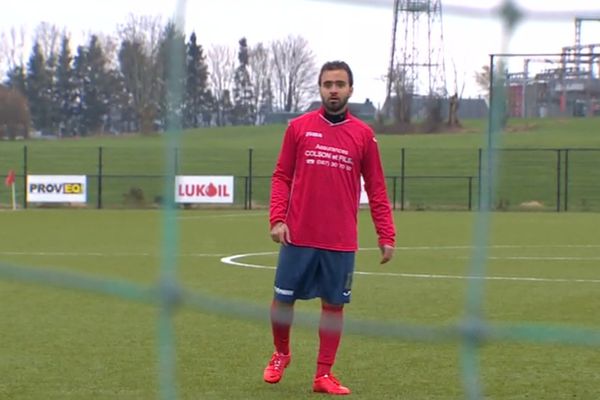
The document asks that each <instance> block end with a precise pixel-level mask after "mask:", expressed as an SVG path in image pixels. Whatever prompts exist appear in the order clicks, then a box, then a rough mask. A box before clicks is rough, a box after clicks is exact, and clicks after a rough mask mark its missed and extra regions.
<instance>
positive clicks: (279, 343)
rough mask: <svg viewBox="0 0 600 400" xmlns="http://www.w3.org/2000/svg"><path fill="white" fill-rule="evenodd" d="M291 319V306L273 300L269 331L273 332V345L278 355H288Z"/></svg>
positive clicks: (292, 317) (292, 310)
mask: <svg viewBox="0 0 600 400" xmlns="http://www.w3.org/2000/svg"><path fill="white" fill-rule="evenodd" d="M293 319H294V306H293V304H285V303H280V302H276V301H275V300H273V303H271V329H272V331H273V344H274V345H275V350H276V351H277V352H278V353H282V354H290V328H291V326H292V321H293Z"/></svg>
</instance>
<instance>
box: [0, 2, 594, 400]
mask: <svg viewBox="0 0 600 400" xmlns="http://www.w3.org/2000/svg"><path fill="white" fill-rule="evenodd" d="M339 3H340V6H343V5H342V4H341V3H343V2H342V1H340V2H339ZM184 9H185V1H183V0H179V1H178V2H177V8H176V14H175V15H176V17H175V21H176V23H177V26H179V27H180V28H181V29H182V27H183V20H184V18H183V15H184ZM464 11H465V12H466V13H467V14H468V12H469V10H467V9H465V10H464ZM496 12H497V16H498V18H502V20H503V22H504V37H503V41H504V43H505V44H506V43H508V41H509V39H510V36H511V33H512V32H513V30H514V28H515V27H516V25H517V23H518V21H519V19H520V18H521V17H522V14H521V13H520V12H519V10H518V9H517V8H515V7H514V5H513V3H512V2H510V1H506V2H505V3H504V4H503V5H502V6H501V7H499V8H498V9H497V11H496ZM474 14H475V15H477V13H474ZM173 46H174V47H175V46H176V45H175V44H174V45H173ZM504 50H505V52H507V51H508V49H507V48H505V49H504ZM172 51H173V54H182V52H181V51H180V49H179V51H178V49H175V48H173V49H172ZM171 60H172V65H171V68H170V71H169V82H170V85H169V87H170V97H169V100H170V104H171V110H173V112H172V113H171V116H170V118H169V124H168V130H167V132H166V134H165V161H166V176H167V177H170V178H167V179H173V178H172V177H173V176H175V174H176V171H174V165H175V162H174V160H173V159H172V158H173V154H174V153H175V152H174V151H173V149H175V148H177V147H178V137H179V134H180V123H179V120H178V118H177V113H176V111H177V109H178V107H177V105H178V104H180V103H181V96H182V88H181V87H180V85H179V84H180V83H181V79H179V78H180V77H181V76H182V74H183V68H184V66H183V60H181V59H178V58H177V57H171ZM503 62H504V57H503V56H492V57H491V64H490V68H491V71H495V70H497V69H499V66H501V65H502V63H503ZM492 82H493V84H494V88H493V90H492V92H493V96H492V99H491V107H490V116H489V126H488V132H487V137H488V141H487V147H486V150H490V149H493V148H498V147H500V143H499V139H500V135H499V133H500V131H501V126H502V119H503V115H504V109H503V105H504V103H505V99H506V94H505V93H504V91H503V88H504V85H503V84H502V82H501V81H500V79H498V80H494V79H492ZM484 154H485V155H484V158H485V162H484V165H485V167H484V171H483V184H482V187H483V191H482V197H481V202H482V205H483V206H482V211H480V212H478V213H477V214H476V217H475V222H474V223H475V227H474V235H473V240H474V242H473V249H474V250H473V252H472V254H471V257H470V272H469V277H470V279H469V280H468V286H467V296H466V299H467V301H466V303H465V318H464V319H463V320H462V322H460V323H458V324H453V325H448V326H445V327H438V328H431V327H425V326H418V325H411V324H404V323H383V322H381V323H373V322H366V321H360V320H349V321H347V323H346V328H345V330H346V331H347V332H348V333H356V334H361V335H369V336H378V337H388V338H390V337H391V338H394V339H398V340H414V341H426V342H447V341H452V342H459V343H461V344H462V350H461V371H462V379H463V382H464V389H465V394H466V398H467V399H469V400H477V399H482V398H483V395H482V392H483V390H482V387H481V383H480V366H479V346H480V345H481V344H482V343H483V342H489V341H516V342H528V343H538V344H545V343H560V344H570V345H580V346H600V331H596V330H591V329H579V328H577V329H576V328H568V327H555V326H550V325H548V326H539V325H538V326H535V327H534V326H530V325H527V324H512V325H500V324H491V323H488V322H487V321H486V320H485V318H484V315H483V311H482V307H483V306H482V304H483V297H484V286H483V281H484V280H483V279H482V278H484V277H485V275H486V264H487V260H488V254H487V251H488V250H487V249H488V248H489V246H488V245H489V242H490V237H489V232H490V204H491V203H492V199H493V197H494V182H495V178H496V175H497V174H496V171H497V169H498V168H497V165H496V160H495V159H494V154H495V152H493V151H485V152H484ZM173 186H174V185H173V182H170V181H167V182H165V185H164V187H165V191H164V199H165V207H164V211H163V217H162V251H161V254H162V256H161V276H160V281H159V283H158V285H157V286H141V285H137V284H134V283H130V282H124V281H117V280H102V279H94V278H88V277H84V276H81V275H76V274H70V273H64V272H58V271H57V272H52V271H40V270H35V269H28V268H23V267H14V266H10V265H3V264H0V277H2V278H3V279H12V280H17V281H23V282H32V283H37V284H40V285H48V286H54V287H61V288H69V289H79V290H84V291H89V292H92V293H101V294H105V295H110V296H115V297H118V298H121V299H125V300H131V301H137V302H143V303H148V304H152V305H155V306H156V307H158V308H159V310H160V314H159V319H158V323H157V335H158V339H159V340H158V347H159V348H158V351H157V354H158V356H159V366H160V368H159V383H160V385H159V386H160V396H161V398H162V399H164V400H173V399H176V398H177V397H178V394H177V387H176V384H175V382H176V379H175V367H176V365H175V346H174V339H175V338H174V329H173V323H172V316H173V313H174V311H175V310H176V309H177V308H179V307H188V308H191V309H194V310H199V311H203V312H210V313H215V314H220V315H225V316H228V317H233V318H242V319H251V320H266V316H267V315H268V313H266V312H265V310H264V309H263V308H257V307H254V306H252V305H248V304H245V303H240V302H232V301H225V300H222V299H218V298H214V297H210V296H207V295H203V294H201V293H194V292H190V291H188V290H185V289H184V288H183V286H182V285H181V283H180V282H178V280H177V278H176V276H177V274H176V269H177V262H176V256H177V251H178V229H177V224H178V222H177V219H176V215H175V210H176V207H175V204H174V199H173V191H172V190H170V189H169V188H172V187H173ZM295 322H296V323H297V324H304V325H308V326H316V325H317V323H318V321H317V320H316V318H315V316H314V315H309V314H307V313H298V315H297V317H296V319H295Z"/></svg>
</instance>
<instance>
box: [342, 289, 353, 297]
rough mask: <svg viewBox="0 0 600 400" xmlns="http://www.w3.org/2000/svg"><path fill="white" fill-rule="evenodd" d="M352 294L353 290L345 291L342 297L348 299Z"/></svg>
mask: <svg viewBox="0 0 600 400" xmlns="http://www.w3.org/2000/svg"><path fill="white" fill-rule="evenodd" d="M351 294H352V290H344V291H343V292H342V295H343V296H344V297H348V296H350V295H351Z"/></svg>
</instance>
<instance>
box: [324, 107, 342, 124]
mask: <svg viewBox="0 0 600 400" xmlns="http://www.w3.org/2000/svg"><path fill="white" fill-rule="evenodd" d="M323 116H324V117H325V119H326V120H327V121H329V122H331V123H332V124H339V123H340V122H343V121H344V120H345V119H346V117H347V116H348V110H344V111H342V112H341V113H339V114H330V113H328V112H327V110H323Z"/></svg>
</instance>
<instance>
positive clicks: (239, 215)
mask: <svg viewBox="0 0 600 400" xmlns="http://www.w3.org/2000/svg"><path fill="white" fill-rule="evenodd" d="M267 214H268V213H266V212H256V213H254V212H249V213H239V214H207V215H189V216H181V217H177V219H181V220H191V219H213V218H240V217H264V216H265V215H267Z"/></svg>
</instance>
